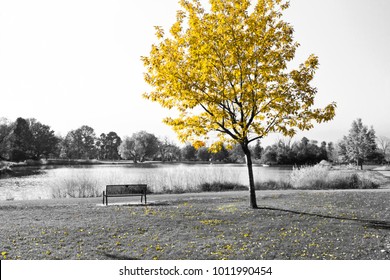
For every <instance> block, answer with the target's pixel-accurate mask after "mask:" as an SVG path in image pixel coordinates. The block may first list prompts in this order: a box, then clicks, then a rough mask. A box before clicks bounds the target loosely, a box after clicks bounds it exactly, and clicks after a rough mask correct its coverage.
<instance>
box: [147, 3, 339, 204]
mask: <svg viewBox="0 0 390 280" xmlns="http://www.w3.org/2000/svg"><path fill="white" fill-rule="evenodd" d="M209 2H210V6H211V8H210V11H206V10H205V9H204V8H203V7H202V5H201V3H200V1H198V0H188V1H187V0H181V1H180V4H181V7H182V9H181V10H179V11H178V12H177V17H176V22H175V23H174V24H173V26H172V27H171V29H170V34H169V35H165V33H164V30H163V29H162V28H161V27H156V35H157V38H158V40H159V41H158V43H157V44H154V45H152V48H151V51H150V55H149V56H148V57H143V58H142V60H143V62H144V65H145V68H146V73H145V80H146V82H147V83H148V84H150V85H151V86H152V90H151V91H150V92H147V93H145V94H144V96H145V97H146V98H148V99H150V100H152V101H156V102H159V103H160V104H161V105H162V106H163V107H166V108H175V109H177V110H178V112H179V116H178V117H168V118H166V119H165V120H164V121H165V123H166V124H168V125H170V126H171V127H172V128H173V129H174V131H175V132H176V133H177V135H178V137H179V139H180V140H182V141H183V142H184V141H191V142H193V143H194V142H196V141H212V142H213V144H212V145H211V150H213V151H217V150H218V149H220V148H221V147H222V146H223V145H222V143H230V144H232V143H238V144H240V145H241V147H242V149H243V151H244V153H245V155H246V159H247V164H248V172H249V185H250V194H251V195H250V197H251V199H250V203H251V206H252V207H257V205H256V200H255V192H254V180H253V173H252V167H251V166H252V163H251V157H250V150H249V148H248V145H249V143H250V142H252V141H255V140H257V139H261V138H263V137H265V136H267V135H268V134H269V133H271V132H280V133H282V134H283V135H286V136H293V135H294V134H295V133H296V131H297V130H298V129H299V130H307V129H311V128H312V127H313V121H315V122H323V121H329V120H331V119H332V118H333V117H334V114H335V107H336V105H335V103H331V104H329V105H327V106H326V107H325V108H323V109H318V108H312V107H313V105H314V98H315V95H316V93H317V89H316V88H315V87H313V86H311V84H310V82H311V81H312V80H313V78H314V74H315V70H316V69H317V68H318V65H319V62H318V58H317V57H316V56H315V55H310V56H309V57H308V58H307V60H306V61H305V62H303V63H302V64H300V66H299V67H298V69H289V65H288V63H289V62H291V61H292V60H293V58H294V56H295V51H296V49H297V47H298V45H299V44H298V43H297V42H295V41H294V39H293V27H292V26H291V25H290V24H289V23H287V22H285V21H284V20H283V19H282V12H283V11H284V10H285V9H287V8H288V6H289V3H288V2H283V1H280V0H258V1H256V3H254V6H252V5H251V2H252V1H250V0H210V1H209ZM210 132H214V133H215V132H216V133H217V137H214V138H215V139H214V138H212V137H210ZM230 146H232V145H230Z"/></svg>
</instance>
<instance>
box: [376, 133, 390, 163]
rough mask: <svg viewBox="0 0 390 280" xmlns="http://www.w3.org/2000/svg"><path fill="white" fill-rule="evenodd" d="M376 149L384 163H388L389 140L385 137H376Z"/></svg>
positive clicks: (389, 157)
mask: <svg viewBox="0 0 390 280" xmlns="http://www.w3.org/2000/svg"><path fill="white" fill-rule="evenodd" d="M377 144H378V148H379V150H380V151H381V153H382V156H383V159H384V160H385V161H387V162H388V161H390V138H388V137H386V136H379V137H377Z"/></svg>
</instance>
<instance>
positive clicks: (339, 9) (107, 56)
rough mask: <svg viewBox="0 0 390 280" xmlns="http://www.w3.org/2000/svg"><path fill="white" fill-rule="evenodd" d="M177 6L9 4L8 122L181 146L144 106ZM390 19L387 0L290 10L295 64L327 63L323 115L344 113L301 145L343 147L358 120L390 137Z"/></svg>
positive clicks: (2, 50) (307, 1)
mask: <svg viewBox="0 0 390 280" xmlns="http://www.w3.org/2000/svg"><path fill="white" fill-rule="evenodd" d="M177 2H178V0H160V1H159V0H142V1H134V0H64V1H62V0H61V1H60V0H34V1H32V0H0V117H6V118H8V119H10V120H15V119H16V118H17V117H24V118H32V117H33V118H36V119H37V120H38V121H40V122H42V123H44V124H47V125H50V126H51V128H52V129H53V130H55V131H56V132H57V133H60V134H62V135H66V133H67V132H68V131H69V130H71V129H77V128H79V127H80V126H82V125H89V126H91V127H93V128H94V129H95V132H96V134H97V135H100V134H101V133H103V132H104V133H108V132H110V131H115V132H117V133H118V134H119V135H120V136H125V135H131V134H132V133H133V132H136V131H139V130H147V131H149V132H152V133H154V134H156V135H157V136H168V137H170V138H172V139H173V138H175V135H174V133H173V132H172V131H171V129H170V128H169V127H167V126H165V125H164V124H162V119H163V117H164V116H166V115H167V114H168V112H167V111H166V110H163V109H161V108H160V106H159V105H158V104H157V103H152V102H150V101H148V100H145V99H143V98H142V96H141V94H142V93H143V92H145V91H147V90H148V86H147V85H146V83H145V82H144V80H143V72H144V67H143V65H142V62H141V60H140V56H142V55H148V53H149V50H150V46H151V44H152V43H153V42H156V39H155V36H154V28H153V26H155V25H161V26H163V27H165V29H166V30H167V29H169V27H170V26H171V24H172V23H173V22H174V20H175V14H176V10H177V9H178V8H179V5H178V3H177ZM389 12H390V1H388V0H375V1H369V0H326V1H325V0H291V7H290V9H289V10H288V11H287V13H286V17H285V18H286V19H287V21H289V22H290V23H291V24H292V25H293V26H294V28H295V38H296V40H297V41H298V42H299V43H300V44H301V47H300V48H299V49H298V52H297V56H296V61H297V62H298V63H300V62H303V60H304V59H305V58H306V57H307V56H308V55H309V54H311V53H314V54H316V55H318V56H319V59H320V64H321V65H320V69H319V70H318V72H317V75H316V78H315V80H314V83H313V85H315V86H316V87H317V88H318V94H317V101H318V102H317V104H316V105H317V106H324V105H326V104H328V103H330V102H332V101H335V102H337V105H338V109H337V111H336V117H335V119H334V120H333V121H332V122H330V123H327V124H321V125H316V127H315V128H314V129H313V130H311V131H309V132H307V131H306V132H303V133H299V134H298V135H297V136H296V137H295V138H294V139H295V140H299V139H300V138H301V137H302V136H306V137H308V138H309V139H315V140H318V141H323V140H325V141H337V140H339V139H341V138H342V136H343V135H345V134H347V132H348V129H349V128H350V125H351V123H352V121H353V120H354V119H356V118H358V117H361V118H362V119H363V123H364V124H366V125H373V126H374V129H375V130H376V133H377V135H378V136H379V135H386V136H389V137H390V118H389V115H390V114H389V113H388V108H389V106H390V54H389V51H390V17H389V16H388V15H389ZM275 138H277V136H271V137H269V138H268V139H265V140H263V141H262V142H263V144H271V143H272V142H273V141H274V139H275Z"/></svg>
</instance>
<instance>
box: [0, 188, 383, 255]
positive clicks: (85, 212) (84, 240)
mask: <svg viewBox="0 0 390 280" xmlns="http://www.w3.org/2000/svg"><path fill="white" fill-rule="evenodd" d="M150 201H154V202H155V203H154V204H151V205H148V206H137V205H111V206H108V207H106V206H101V205H100V204H101V201H100V199H98V198H96V199H63V200H41V201H28V202H18V201H13V202H0V219H1V221H2V222H1V224H0V251H1V256H0V257H1V258H2V259H27V260H29V259H148V260H149V259H303V260H306V259H331V260H332V259H376V260H379V259H386V260H387V259H390V211H389V210H390V209H389V207H390V204H389V201H390V192H389V190H358V191H291V190H289V191H259V192H258V204H259V206H260V207H263V209H256V210H253V209H250V208H249V207H248V201H247V193H246V192H227V193H209V194H185V195H154V196H150ZM277 209H283V210H282V211H281V210H277ZM284 210H288V211H284Z"/></svg>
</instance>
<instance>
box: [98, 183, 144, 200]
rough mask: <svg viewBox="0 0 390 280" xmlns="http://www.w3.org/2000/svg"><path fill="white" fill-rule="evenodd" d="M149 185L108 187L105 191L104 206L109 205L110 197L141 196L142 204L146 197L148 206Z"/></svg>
mask: <svg viewBox="0 0 390 280" xmlns="http://www.w3.org/2000/svg"><path fill="white" fill-rule="evenodd" d="M146 191H147V185H144V184H126V185H107V186H106V190H105V191H103V205H104V204H105V205H108V198H109V197H122V196H140V197H141V203H142V202H143V198H144V197H145V204H146Z"/></svg>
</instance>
